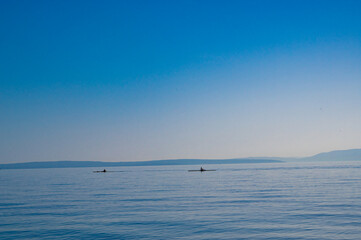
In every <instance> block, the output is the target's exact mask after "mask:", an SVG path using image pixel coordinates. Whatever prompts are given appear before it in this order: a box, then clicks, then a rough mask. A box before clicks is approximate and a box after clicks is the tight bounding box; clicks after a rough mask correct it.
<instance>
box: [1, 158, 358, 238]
mask: <svg viewBox="0 0 361 240" xmlns="http://www.w3.org/2000/svg"><path fill="white" fill-rule="evenodd" d="M197 167H198V166H164V167H163V166H162V167H158V166H157V167H128V168H112V169H110V168H108V170H124V172H113V173H93V172H92V171H93V170H98V169H92V168H76V169H33V170H1V171H0V239H21V238H25V239H317V240H320V239H360V238H361V237H360V236H361V162H353V163H335V162H333V163H302V164H300V163H272V164H238V165H210V166H204V167H206V168H211V169H217V171H216V172H204V173H200V172H195V173H189V172H187V170H188V169H194V168H197Z"/></svg>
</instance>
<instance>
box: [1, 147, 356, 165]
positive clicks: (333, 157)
mask: <svg viewBox="0 0 361 240" xmlns="http://www.w3.org/2000/svg"><path fill="white" fill-rule="evenodd" d="M295 161H297V162H317V161H361V149H350V150H337V151H332V152H326V153H319V154H316V155H314V156H310V157H303V158H279V157H260V158H258V157H250V158H234V159H171V160H154V161H141V162H100V161H56V162H27V163H9V164H0V169H30V168H75V167H125V166H164V165H199V166H200V165H207V164H239V163H276V162H295Z"/></svg>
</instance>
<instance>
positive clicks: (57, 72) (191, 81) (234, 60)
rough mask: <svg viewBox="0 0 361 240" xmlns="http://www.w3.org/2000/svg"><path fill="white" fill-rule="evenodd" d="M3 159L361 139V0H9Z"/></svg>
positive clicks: (238, 152) (235, 150)
mask: <svg viewBox="0 0 361 240" xmlns="http://www.w3.org/2000/svg"><path fill="white" fill-rule="evenodd" d="M0 36H1V38H0V53H1V54H0V163H13V162H30V161H57V160H77V161H79V160H87V161H93V160H97V161H141V160H156V159H175V158H209V159H214V158H238V157H250V156H253V157H260V156H278V157H288V156H292V157H294V156H310V155H313V154H317V153H319V152H325V151H331V150H338V149H351V148H361V124H360V123H361V105H360V103H361V67H360V66H361V1H350V0H343V1H341V0H340V1H332V0H328V1H318V0H313V1H307V0H305V1H293V0H290V1H278V0H275V1H260V0H255V1H253V0H252V1H251V0H249V1H231V0H229V1H205V0H204V1H194V0H192V1H186V0H185V1H155V0H154V1H134V0H132V1H110V0H109V1H90V0H87V1H85V0H84V1H56V0H54V1H45V0H44V1H35V0H34V1H1V2H0Z"/></svg>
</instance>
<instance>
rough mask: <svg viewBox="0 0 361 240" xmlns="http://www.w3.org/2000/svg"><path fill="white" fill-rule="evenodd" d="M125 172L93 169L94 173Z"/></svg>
mask: <svg viewBox="0 0 361 240" xmlns="http://www.w3.org/2000/svg"><path fill="white" fill-rule="evenodd" d="M107 172H124V171H104V170H103V171H93V173H107Z"/></svg>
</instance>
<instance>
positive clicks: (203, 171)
mask: <svg viewBox="0 0 361 240" xmlns="http://www.w3.org/2000/svg"><path fill="white" fill-rule="evenodd" d="M214 171H216V170H214V169H212V170H188V172H214Z"/></svg>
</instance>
